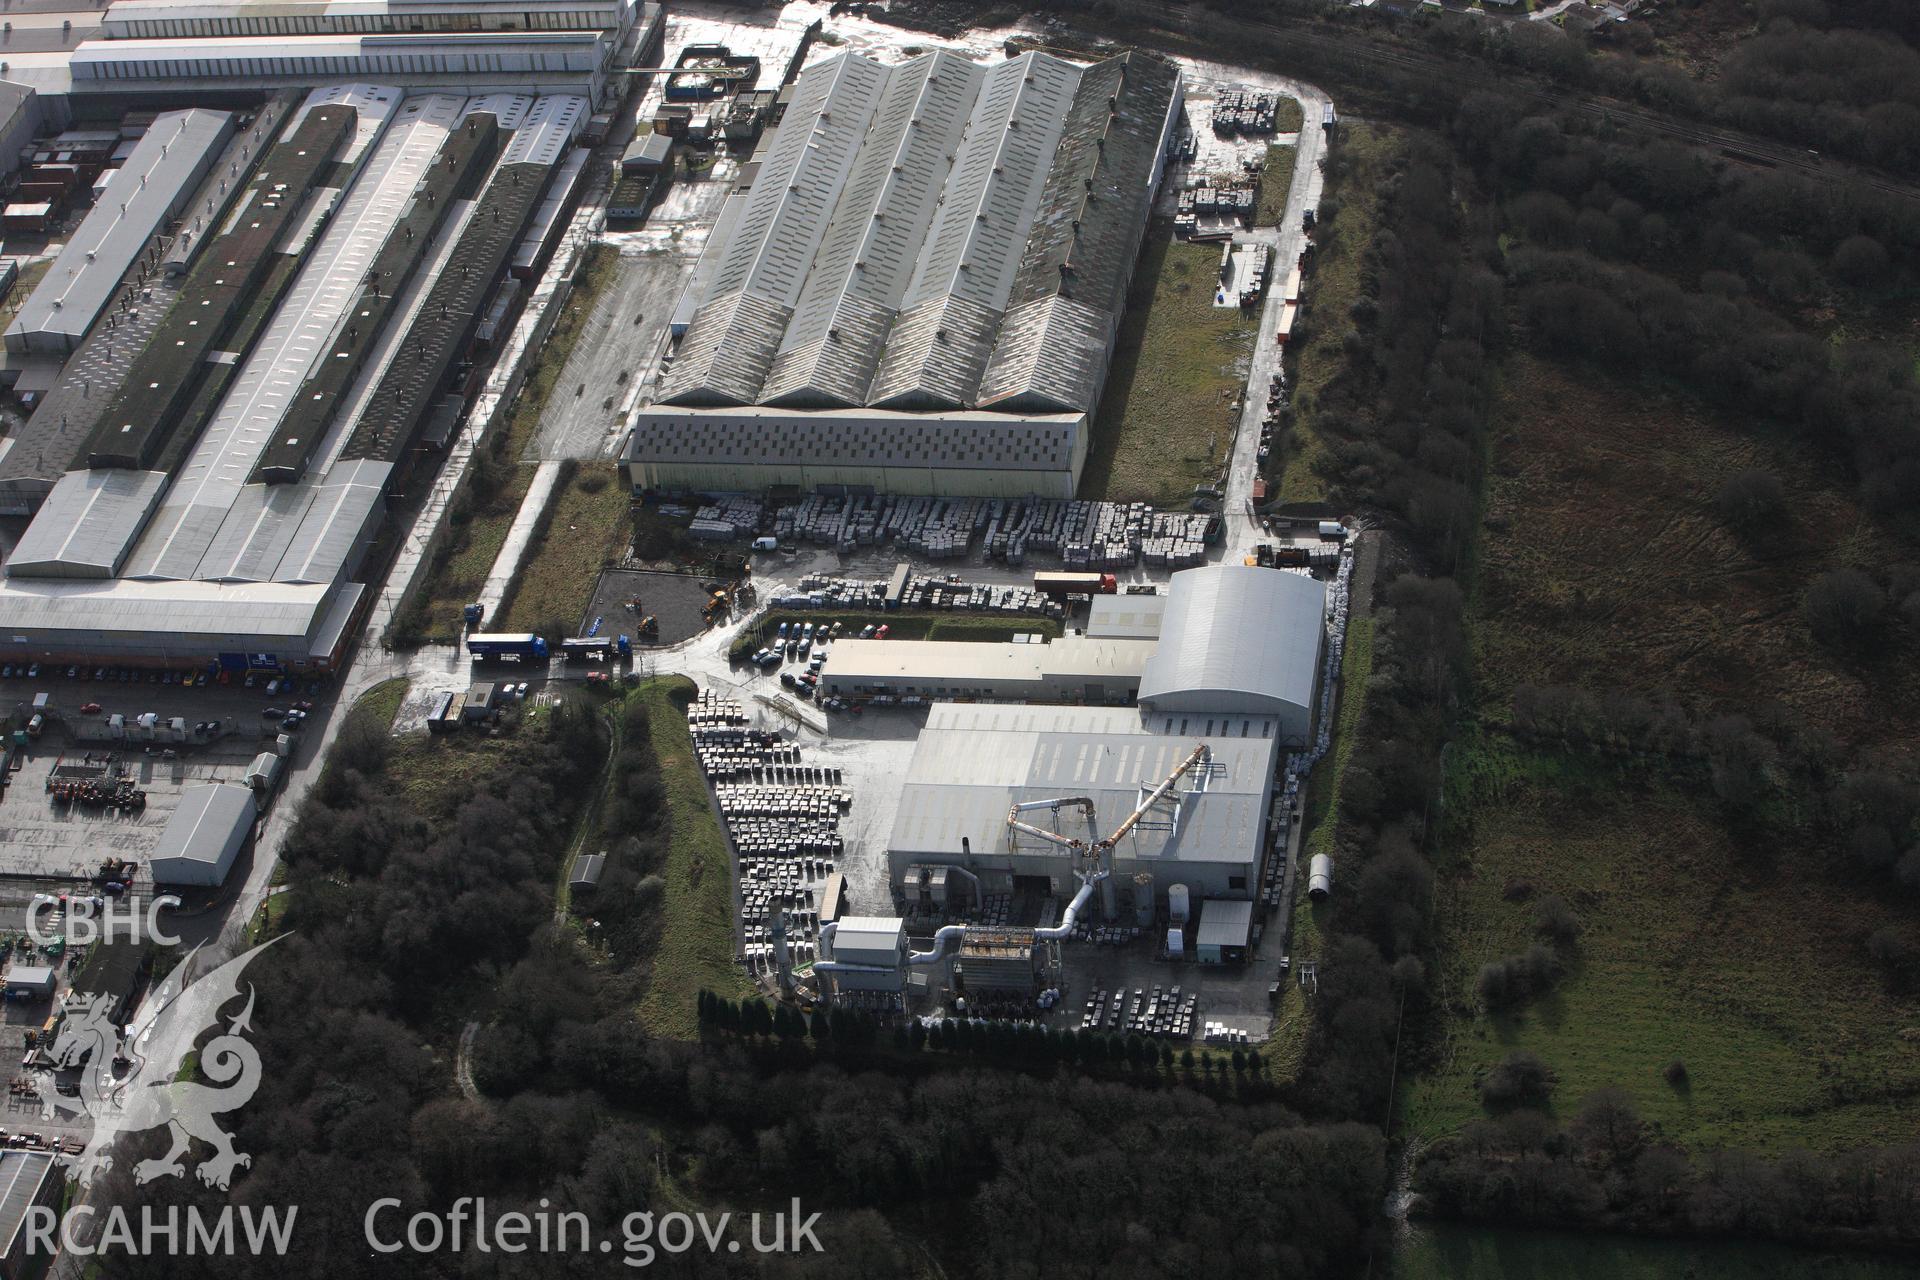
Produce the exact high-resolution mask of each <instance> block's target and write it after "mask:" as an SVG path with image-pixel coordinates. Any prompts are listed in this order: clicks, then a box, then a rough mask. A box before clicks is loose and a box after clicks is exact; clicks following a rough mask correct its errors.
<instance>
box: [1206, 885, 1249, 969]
mask: <svg viewBox="0 0 1920 1280" xmlns="http://www.w3.org/2000/svg"><path fill="white" fill-rule="evenodd" d="M1252 948H1253V903H1251V902H1244V901H1236V900H1234V899H1231V898H1208V899H1207V900H1206V901H1205V902H1203V903H1201V904H1200V929H1199V932H1198V933H1197V934H1196V935H1195V937H1194V944H1193V952H1194V959H1196V960H1198V961H1199V962H1200V963H1201V964H1245V963H1246V962H1247V956H1248V953H1249V952H1250V951H1251V950H1252Z"/></svg>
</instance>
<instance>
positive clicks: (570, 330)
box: [395, 244, 620, 646]
mask: <svg viewBox="0 0 1920 1280" xmlns="http://www.w3.org/2000/svg"><path fill="white" fill-rule="evenodd" d="M619 265H620V251H619V250H618V249H617V248H615V247H614V246H612V245H608V244H596V245H594V246H592V247H591V248H589V249H588V250H587V252H586V255H585V257H584V258H583V260H582V262H581V264H580V269H579V272H578V274H577V275H576V276H575V278H574V287H573V293H572V295H571V296H570V297H569V298H568V299H567V303H566V306H565V308H564V309H563V310H562V311H561V313H560V318H559V319H558V320H557V321H555V323H554V326H553V331H552V333H550V334H549V335H548V336H547V340H546V342H545V343H544V344H543V345H542V346H541V348H540V357H539V364H538V366H537V367H535V368H534V370H533V371H532V372H531V373H530V374H529V375H528V377H527V381H526V384H525V385H524V386H523V387H522V388H521V391H520V395H519V397H518V398H517V399H516V400H515V401H514V403H513V408H512V410H511V411H509V413H508V415H507V421H506V423H505V425H504V426H502V427H499V428H496V430H495V432H494V434H493V435H492V436H490V437H489V438H488V439H487V440H486V442H485V443H484V444H482V445H481V448H480V456H478V457H476V458H475V459H474V461H473V464H472V470H471V471H470V473H469V475H468V477H467V480H466V483H465V487H464V489H463V491H462V493H460V494H459V495H457V496H456V497H455V498H454V501H453V504H452V507H451V509H450V510H449V511H448V513H447V516H446V519H447V521H448V528H447V530H446V532H445V533H444V535H443V536H442V538H441V540H440V544H439V548H438V549H437V550H436V551H435V553H434V558H433V562H432V563H431V564H430V565H429V566H428V580H427V582H426V583H425V584H424V585H423V586H422V587H421V588H420V590H419V591H417V592H416V593H415V594H414V598H413V603H412V604H411V605H409V606H408V608H407V610H406V613H405V615H404V616H403V617H402V618H401V620H400V622H399V623H398V624H397V625H396V627H395V643H396V644H399V645H403V646H404V645H413V644H452V643H454V642H455V641H457V640H458V639H459V638H460V628H461V615H460V611H461V609H463V608H464V607H465V606H466V605H468V604H470V603H471V602H472V601H473V598H474V597H475V596H476V595H478V594H479V593H480V588H481V587H483V586H485V585H486V581H487V575H488V574H489V573H491V572H492V571H493V562H494V561H495V560H497V559H499V558H500V548H501V546H502V545H504V544H505V542H506V540H507V531H508V530H509V529H511V528H512V527H513V519H514V516H516V515H517V514H519V511H520V503H521V501H522V500H523V499H524V498H525V497H526V496H527V489H528V486H530V485H531V484H532V483H533V473H534V469H535V468H534V464H532V463H527V462H523V461H521V459H523V458H524V457H525V456H526V453H527V450H528V448H529V447H530V446H531V445H532V443H533V439H534V435H535V433H536V432H538V431H539V429H540V415H541V413H542V412H543V410H544V409H545V408H546V403H547V399H548V397H549V396H551V395H552V394H553V388H554V384H555V383H556V382H558V381H559V378H560V375H561V373H562V372H563V371H564V370H565V369H566V367H567V359H568V357H569V356H571V355H572V353H573V344H574V342H575V341H576V340H577V339H578V338H579V336H580V330H581V328H582V326H584V325H585V324H586V322H587V319H588V317H589V316H591V315H592V314H593V308H594V304H595V303H596V302H597V301H598V300H599V297H600V294H601V293H602V292H604V291H605V290H606V288H607V286H608V285H609V284H611V283H612V282H613V279H614V277H615V275H616V274H617V273H618V269H619ZM588 585H589V589H590V588H591V584H590V583H589V584H588Z"/></svg>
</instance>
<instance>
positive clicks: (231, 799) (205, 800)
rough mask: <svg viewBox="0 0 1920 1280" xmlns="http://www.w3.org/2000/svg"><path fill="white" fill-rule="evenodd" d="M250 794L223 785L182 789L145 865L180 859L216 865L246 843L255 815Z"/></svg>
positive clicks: (246, 791) (256, 815) (249, 790)
mask: <svg viewBox="0 0 1920 1280" xmlns="http://www.w3.org/2000/svg"><path fill="white" fill-rule="evenodd" d="M259 812H260V810H259V806H258V805H257V804H256V803H255V802H254V798H253V791H252V790H251V789H250V788H247V787H237V786H233V785H231V784H229V783H224V782H207V783H201V784H198V785H196V786H189V787H184V788H182V789H181V792H180V807H179V808H177V809H175V810H174V811H173V815H172V816H171V817H169V818H168V819H167V825H166V826H165V827H164V828H162V830H161V832H160V842H159V843H158V844H156V845H155V846H154V849H153V853H152V855H151V856H150V857H149V859H148V860H149V862H164V861H169V860H183V861H187V862H199V863H206V864H209V865H217V864H219V863H221V862H224V861H226V860H228V859H230V858H231V857H232V856H233V855H234V854H235V853H237V852H238V851H239V849H240V846H241V845H242V844H245V843H246V839H247V833H248V832H249V831H251V830H252V829H253V820H254V819H255V818H256V817H258V816H259Z"/></svg>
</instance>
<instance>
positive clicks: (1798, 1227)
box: [1414, 1051, 1920, 1248]
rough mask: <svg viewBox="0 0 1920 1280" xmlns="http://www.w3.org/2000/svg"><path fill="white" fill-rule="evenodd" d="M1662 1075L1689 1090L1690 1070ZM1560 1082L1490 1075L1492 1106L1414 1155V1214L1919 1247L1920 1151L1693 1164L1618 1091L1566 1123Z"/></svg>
mask: <svg viewBox="0 0 1920 1280" xmlns="http://www.w3.org/2000/svg"><path fill="white" fill-rule="evenodd" d="M1668 1079H1669V1082H1670V1083H1673V1084H1674V1085H1675V1087H1677V1088H1685V1087H1686V1066H1685V1064H1684V1063H1681V1062H1676V1063H1674V1064H1673V1065H1672V1066H1670V1067H1669V1068H1668ZM1555 1083H1556V1082H1555V1079H1554V1076H1553V1073H1552V1071H1551V1070H1550V1069H1549V1068H1547V1067H1546V1066H1545V1065H1544V1064H1542V1063H1541V1062H1540V1061H1539V1060H1538V1059H1537V1058H1535V1057H1533V1055H1532V1054H1529V1053H1525V1052H1524V1051H1522V1052H1516V1053H1514V1054H1512V1055H1510V1056H1509V1057H1508V1058H1507V1059H1506V1060H1505V1061H1503V1062H1501V1063H1500V1064H1499V1065H1498V1066H1496V1067H1495V1068H1494V1069H1493V1070H1492V1071H1490V1072H1488V1074H1487V1077H1486V1079H1485V1080H1484V1081H1483V1083H1482V1097H1483V1100H1484V1101H1485V1102H1486V1103H1487V1105H1488V1106H1489V1107H1490V1108H1491V1109H1492V1110H1493V1111H1494V1112H1495V1114H1494V1115H1492V1116H1490V1117H1489V1118H1487V1119H1484V1120H1478V1121H1475V1122H1473V1123H1472V1124H1469V1125H1467V1126H1466V1128H1465V1129H1464V1130H1463V1131H1462V1132H1461V1133H1459V1134H1458V1135H1456V1136H1452V1137H1448V1138H1443V1139H1440V1140H1438V1141H1436V1142H1434V1143H1432V1144H1430V1145H1429V1146H1428V1147H1427V1148H1426V1149H1425V1150H1424V1151H1422V1153H1421V1155H1420V1159H1419V1163H1418V1165H1417V1167H1416V1169H1415V1175H1414V1187H1415V1189H1416V1191H1417V1192H1418V1194H1419V1195H1420V1197H1421V1198H1422V1201H1423V1203H1422V1204H1420V1205H1419V1206H1417V1211H1419V1212H1423V1213H1431V1214H1435V1215H1439V1216H1444V1217H1449V1218H1457V1219H1465V1220H1469V1221H1482V1222H1497V1223H1501V1224H1506V1225H1511V1224H1514V1223H1524V1224H1529V1225H1536V1226H1556V1227H1578V1228H1587V1229H1607V1230H1630V1231H1635V1232H1644V1233H1652V1234H1695V1235H1726V1236H1735V1237H1738V1238H1742V1239H1755V1238H1758V1239H1767V1240H1777V1241H1781V1242H1783V1243H1788V1244H1819V1245H1844V1246H1861V1245H1867V1246H1883V1247H1886V1246H1897V1247H1905V1248H1910V1247H1913V1246H1915V1245H1920V1195H1916V1193H1915V1192H1916V1188H1920V1144H1907V1145H1902V1146H1892V1147H1883V1148H1869V1149H1863V1150H1856V1151H1849V1152H1845V1153H1843V1154H1840V1155H1820V1154H1817V1153H1814V1152H1809V1151H1805V1150H1793V1151H1789V1152H1786V1153H1785V1154H1783V1155H1781V1156H1779V1157H1777V1158H1774V1159H1765V1158H1761V1157H1759V1156H1755V1155H1753V1154H1751V1153H1749V1152H1744V1151H1738V1150H1722V1151H1714V1152H1709V1153H1707V1154H1706V1156H1705V1158H1704V1159H1701V1160H1694V1159H1691V1158H1689V1156H1688V1155H1687V1153H1686V1152H1684V1151H1682V1150H1680V1149H1678V1148H1676V1147H1673V1146H1671V1145H1668V1144H1666V1143H1663V1142H1660V1141H1659V1140H1658V1137H1657V1135H1656V1134H1655V1133H1654V1132H1653V1131H1652V1130H1651V1129H1650V1128H1649V1127H1648V1125H1647V1124H1646V1123H1645V1122H1644V1121H1643V1120H1642V1119H1641V1118H1640V1116H1639V1115H1638V1113H1636V1112H1635V1110H1634V1107H1633V1103H1632V1101H1631V1100H1630V1099H1629V1098H1628V1097H1627V1095H1626V1093H1625V1092H1624V1091H1622V1090H1619V1089H1600V1090H1597V1091H1595V1092H1593V1093H1591V1094H1589V1095H1587V1096H1586V1097H1584V1098H1582V1099H1580V1100H1579V1101H1578V1103H1577V1105H1576V1108H1575V1109H1574V1110H1573V1112H1572V1114H1571V1116H1570V1117H1569V1118H1568V1119H1567V1120H1566V1121H1565V1122H1564V1123H1562V1122H1561V1121H1559V1120H1557V1119H1556V1118H1555V1117H1554V1116H1553V1114H1552V1113H1551V1111H1550V1109H1549V1108H1550V1103H1551V1100H1552V1097H1553V1092H1554V1086H1555Z"/></svg>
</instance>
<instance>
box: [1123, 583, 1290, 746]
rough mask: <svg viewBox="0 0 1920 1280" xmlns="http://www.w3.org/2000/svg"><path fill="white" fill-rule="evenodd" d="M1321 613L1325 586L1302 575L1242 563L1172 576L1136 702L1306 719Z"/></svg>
mask: <svg viewBox="0 0 1920 1280" xmlns="http://www.w3.org/2000/svg"><path fill="white" fill-rule="evenodd" d="M1326 608H1327V589H1326V587H1325V586H1324V585H1323V584H1322V583H1320V582H1317V581H1315V580H1314V579H1312V578H1309V577H1306V576H1305V575H1303V574H1297V573H1287V572H1284V571H1281V570H1276V569H1262V568H1255V567H1250V566H1246V565H1211V566H1208V567H1207V568H1204V569H1187V570H1185V571H1183V572H1180V573H1176V574H1174V575H1173V582H1172V587H1171V589H1170V591H1169V592H1168V596H1167V608H1166V614H1165V616H1164V618H1163V619H1162V621H1161V624H1160V646H1159V648H1158V649H1157V650H1156V651H1155V653H1154V655H1153V657H1152V658H1150V659H1149V660H1148V662H1147V667H1146V671H1145V673H1144V674H1143V675H1142V676H1141V679H1140V695H1139V696H1140V702H1141V704H1142V705H1150V706H1153V707H1156V708H1166V709H1169V710H1184V711H1208V710H1220V711H1224V710H1228V709H1234V710H1238V709H1241V708H1247V709H1252V710H1256V711H1265V712H1274V713H1279V712H1282V711H1284V710H1286V709H1289V708H1291V709H1294V710H1296V711H1302V712H1305V711H1310V710H1311V708H1312V707H1313V691H1314V685H1315V682H1316V681H1317V679H1318V677H1319V670H1320V646H1321V642H1322V639H1323V637H1324V636H1325V633H1326Z"/></svg>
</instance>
